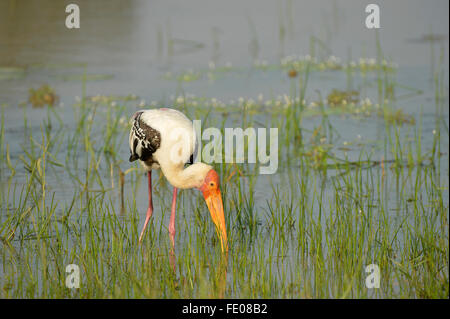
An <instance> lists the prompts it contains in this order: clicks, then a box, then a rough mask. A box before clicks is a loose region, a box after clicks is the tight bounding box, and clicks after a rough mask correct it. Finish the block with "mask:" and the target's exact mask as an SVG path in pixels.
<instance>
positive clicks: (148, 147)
mask: <svg viewBox="0 0 450 319" xmlns="http://www.w3.org/2000/svg"><path fill="white" fill-rule="evenodd" d="M131 120H132V128H131V131H130V136H129V144H130V152H131V156H130V162H132V161H135V160H139V161H140V162H141V164H142V165H143V166H144V168H145V169H146V170H147V172H148V188H149V206H148V209H147V217H146V219H145V222H144V227H143V229H142V231H141V235H140V237H139V241H141V240H142V238H143V235H144V232H145V229H146V227H147V224H148V221H149V219H150V218H151V216H152V214H153V203H152V196H151V193H152V192H151V171H152V170H153V169H158V168H161V170H162V172H163V174H164V176H165V177H166V178H167V180H168V181H169V183H170V184H171V185H172V186H173V187H174V191H173V199H172V211H171V215H170V224H169V233H170V238H171V240H172V245H174V237H175V211H176V198H177V190H178V188H180V189H187V188H197V189H199V190H200V191H201V192H202V194H203V197H204V198H205V201H206V204H207V206H208V209H209V211H210V213H211V217H212V219H213V222H214V224H215V225H216V230H217V234H218V236H219V238H220V243H221V247H222V250H223V251H226V250H227V249H228V248H227V234H226V225H225V217H224V212H223V203H222V196H221V193H220V188H219V176H218V174H217V172H216V171H215V170H214V169H213V168H212V167H211V166H210V165H207V164H204V163H200V162H198V163H192V165H190V166H188V167H185V164H186V163H187V162H188V161H189V160H190V159H191V158H195V151H196V136H195V130H194V127H193V125H192V122H191V121H190V120H189V119H188V118H187V117H186V116H185V115H184V114H183V113H181V112H179V111H177V110H173V109H169V108H162V109H153V110H141V111H138V112H136V113H135V114H134V115H133V117H132V119H131Z"/></svg>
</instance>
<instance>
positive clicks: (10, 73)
mask: <svg viewBox="0 0 450 319" xmlns="http://www.w3.org/2000/svg"><path fill="white" fill-rule="evenodd" d="M25 74H26V73H25V68H21V67H13V66H0V80H14V79H20V78H22V77H24V76H25Z"/></svg>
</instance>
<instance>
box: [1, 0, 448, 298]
mask: <svg viewBox="0 0 450 319" xmlns="http://www.w3.org/2000/svg"><path fill="white" fill-rule="evenodd" d="M79 5H80V9H81V29H79V30H67V29H66V28H65V27H64V19H65V13H64V6H63V4H62V3H61V4H58V5H55V2H53V1H39V2H38V1H12V0H11V1H2V2H1V3H0V68H2V67H6V66H14V67H19V68H22V69H23V70H24V73H23V74H22V73H21V74H19V75H18V76H17V77H16V78H13V79H11V78H8V79H2V78H1V77H0V104H5V105H6V106H7V107H5V109H4V112H5V118H6V122H5V140H6V141H7V143H8V144H9V147H10V157H11V161H12V162H15V161H18V159H19V156H20V155H23V151H22V148H21V145H23V144H22V142H23V143H24V144H25V136H24V130H23V123H24V120H23V118H24V113H26V116H27V121H28V125H29V127H30V128H31V130H32V131H33V132H34V133H33V135H35V136H40V130H41V124H42V123H43V121H44V120H46V119H47V112H46V111H45V109H40V108H32V107H31V105H25V106H19V104H20V103H22V102H26V101H27V99H28V90H29V88H31V87H33V88H37V87H39V86H41V85H42V84H44V83H48V84H49V85H50V86H51V87H52V88H54V90H55V91H56V92H57V94H58V95H59V98H60V103H59V105H58V107H57V108H56V110H57V111H56V112H57V113H58V114H59V115H60V116H61V118H62V121H63V123H64V124H63V126H62V134H66V133H67V132H70V131H72V130H75V127H74V122H73V117H74V108H72V107H71V106H72V105H73V104H75V103H79V100H80V97H81V96H82V95H83V83H82V81H81V80H80V77H81V76H82V75H83V73H84V72H86V74H87V75H88V76H99V78H98V79H97V80H92V81H87V82H86V87H85V93H84V94H85V95H86V96H96V95H117V96H128V95H130V94H133V95H135V96H137V99H136V100H134V101H130V102H126V103H125V104H126V105H127V107H126V110H127V111H126V112H125V114H122V115H121V116H123V117H124V118H128V117H129V116H131V115H132V114H133V113H134V112H135V110H136V109H139V108H141V107H140V106H139V104H140V103H142V104H145V105H146V107H149V105H151V104H152V103H156V102H157V103H158V105H160V104H164V105H165V106H172V105H174V104H175V105H176V102H175V100H176V97H178V96H179V95H182V94H194V95H195V96H197V97H205V98H208V99H211V98H216V99H217V100H219V101H223V102H225V103H227V104H228V103H231V102H230V101H238V99H239V98H240V97H243V98H245V99H247V98H249V99H250V98H251V99H253V100H255V101H256V100H258V96H259V95H261V94H262V96H263V99H264V100H267V99H271V98H272V97H277V96H279V95H281V96H283V95H284V94H290V88H291V81H290V79H289V78H288V77H287V76H286V72H284V71H280V69H279V68H278V69H276V68H275V69H271V68H269V69H268V70H261V69H260V68H255V67H252V65H253V64H254V62H255V60H258V61H259V63H263V64H264V63H267V64H268V65H272V64H276V63H278V62H279V60H280V58H282V57H285V56H289V55H301V56H305V55H307V54H310V53H311V52H310V41H311V36H312V35H314V36H315V37H316V38H318V39H320V40H321V41H322V42H323V43H324V45H323V47H324V48H322V49H319V46H316V50H317V52H316V54H317V56H318V57H321V56H323V57H328V56H329V55H334V56H337V57H339V58H340V59H341V60H342V61H348V60H350V59H351V60H355V61H358V59H359V58H360V57H364V58H375V57H376V41H375V32H374V31H373V30H368V29H366V28H365V27H364V19H365V13H364V8H365V4H364V3H362V2H360V1H315V2H307V1H246V2H242V1H227V2H223V1H222V2H220V1H213V2H211V1H210V2H208V4H207V5H206V4H205V2H204V1H190V2H185V1H172V2H169V3H168V2H167V1H152V2H149V1H131V2H126V4H125V3H124V2H123V1H108V2H107V4H106V2H97V1H80V2H79ZM379 5H380V7H381V24H382V28H381V29H380V30H379V35H380V42H381V47H382V50H383V54H384V56H385V57H386V58H388V59H389V61H393V62H395V63H397V64H398V68H397V70H396V73H395V74H394V75H393V78H394V79H395V81H396V83H398V84H401V85H402V87H400V88H398V89H397V90H396V92H395V95H396V96H397V97H398V98H397V100H396V101H395V102H394V105H395V108H396V109H401V110H403V111H404V112H405V113H406V114H409V115H412V116H414V118H415V119H416V121H417V122H418V121H421V122H422V149H423V153H425V152H427V151H429V150H430V148H431V145H432V142H433V139H434V134H433V130H434V129H435V127H436V107H435V100H434V97H435V89H434V82H433V67H434V68H436V67H437V65H438V60H439V54H440V52H441V50H443V52H445V53H444V56H445V57H444V63H443V65H441V67H442V68H444V70H445V74H446V75H448V21H449V20H448V2H447V1H434V2H433V3H432V4H430V3H426V2H424V1H395V2H388V1H381V2H379ZM280 29H281V30H284V31H281V33H280ZM283 32H284V33H283ZM430 32H433V33H434V34H438V35H444V36H445V38H444V40H442V41H438V42H435V43H433V45H431V44H430V43H429V42H423V41H420V39H421V38H422V37H423V36H424V35H427V34H429V33H430ZM282 34H284V35H282ZM432 57H434V60H433V58H432ZM211 63H214V65H215V66H217V67H220V66H222V67H223V66H225V65H232V70H231V71H229V72H222V73H221V72H217V73H213V74H214V75H215V78H209V77H208V75H207V74H208V72H206V73H205V75H204V76H202V78H201V79H199V80H196V81H192V82H178V81H173V80H167V79H165V78H164V77H165V76H167V74H168V73H170V74H178V73H179V72H183V71H185V70H189V69H192V70H194V71H197V70H208V69H211V67H210V65H211ZM364 81H367V82H369V83H372V84H370V85H368V86H367V87H365V88H363V91H362V92H364V93H361V98H366V97H367V98H370V100H371V101H374V103H376V102H375V101H377V99H378V95H377V86H376V74H375V73H370V74H368V75H367V78H366V79H364V78H362V77H361V76H360V75H359V74H358V73H357V72H356V75H355V76H354V77H353V87H354V88H360V87H363V86H364V85H363V82H364ZM346 87H347V77H346V74H345V72H334V71H324V72H312V73H311V74H310V77H309V81H308V87H307V91H306V96H305V99H306V100H307V101H315V100H317V99H318V96H319V95H318V94H319V93H320V95H321V96H322V98H324V97H326V95H327V94H328V93H329V92H331V90H332V89H335V88H336V89H341V90H343V89H346ZM410 88H413V89H415V90H421V92H420V93H418V94H411V96H407V97H405V98H401V96H402V95H407V94H410V93H411V92H416V91H413V90H411V89H410ZM445 89H446V96H445V97H444V98H445V101H444V102H443V105H444V106H445V107H444V108H443V114H442V116H443V117H445V120H444V121H445V123H446V127H447V133H445V131H444V130H443V131H442V133H441V152H442V154H443V155H442V156H441V157H440V158H439V160H438V161H440V175H439V176H438V177H437V180H439V181H440V185H441V187H443V188H444V189H447V191H446V192H444V197H445V198H444V199H443V201H444V206H445V207H448V201H449V197H448V176H449V166H448V153H449V150H448V145H449V143H448V125H449V124H448V111H449V109H448V82H446V83H445ZM116 104H122V102H120V100H119V99H118V101H117V103H116ZM190 111H191V110H190ZM102 112H106V111H105V108H101V107H99V114H100V115H98V116H97V117H96V118H95V119H96V121H98V122H95V123H94V124H95V125H94V128H93V130H94V132H99V135H98V136H101V135H100V133H101V132H102V131H103V128H104V124H105V122H104V121H105V116H104V115H103V113H102ZM192 112H193V111H192ZM421 112H423V116H422V117H421V119H420V114H421ZM191 114H193V113H191ZM210 116H211V117H213V120H212V122H213V123H214V122H216V123H217V122H218V123H220V122H221V120H222V112H221V111H217V112H215V114H214V108H213V113H212V114H211V115H210ZM252 120H253V121H254V122H252V123H248V124H249V126H255V127H260V126H265V123H267V121H270V115H268V114H267V113H265V112H262V113H258V114H256V115H255V116H253V117H252ZM321 121H322V118H321V117H320V116H315V117H309V118H307V120H304V121H303V126H304V129H306V130H310V131H312V130H314V128H315V127H317V126H318V125H320V123H321ZM330 121H331V122H332V125H333V127H334V129H335V130H336V131H337V133H338V135H339V137H337V134H335V136H336V139H335V140H334V141H333V143H334V144H335V145H337V146H336V148H335V149H334V152H335V155H336V156H337V157H339V158H346V159H347V160H349V161H357V160H359V159H360V158H359V157H360V153H361V147H364V149H365V150H366V152H367V153H372V155H371V159H372V160H377V161H380V160H381V159H384V160H387V161H389V160H390V158H384V148H383V141H384V139H385V137H386V132H385V124H384V121H383V120H382V119H381V118H378V117H377V116H374V115H372V116H369V117H362V118H357V119H355V118H354V117H352V116H344V115H343V116H330ZM226 123H227V126H230V127H238V126H240V125H242V117H241V116H240V113H239V112H238V113H237V114H233V113H231V114H230V115H229V116H228V117H227V118H226ZM54 125H55V127H57V125H56V124H54ZM283 129H284V128H283V127H279V132H280V139H282V138H283ZM65 132H66V133H65ZM400 134H401V136H400V139H401V141H402V142H406V141H408V139H413V138H414V134H413V130H412V129H411V130H409V129H408V125H404V126H403V127H402V129H401V133H400ZM95 142H96V143H102V140H98V139H97V140H96V141H95ZM127 143H128V141H127V136H122V142H121V143H120V144H119V145H120V149H119V151H118V154H120V157H121V158H122V157H123V159H122V162H121V163H120V164H119V165H120V168H121V170H122V171H126V170H127V169H128V168H129V167H130V164H129V163H128V161H127V158H128V156H129V151H128V145H127ZM339 145H341V147H339ZM74 154H76V152H75V153H74ZM56 156H57V158H58V159H59V160H60V161H61V162H64V161H65V156H66V148H65V147H64V145H62V146H61V147H60V150H59V152H58V154H56ZM287 157H289V156H287ZM287 157H283V158H282V159H283V161H282V162H281V163H280V167H279V170H278V172H277V173H276V174H274V175H260V176H256V177H255V180H254V188H253V196H254V198H253V200H254V207H253V210H254V211H255V212H256V214H257V215H256V216H257V219H258V221H259V224H261V225H262V226H261V228H264V225H267V223H268V221H267V220H268V219H267V216H268V215H267V202H268V201H269V202H271V201H273V200H274V197H273V190H272V186H276V185H278V186H279V187H280V189H281V192H282V193H283V194H284V196H287V197H288V198H289V197H291V196H293V197H296V196H297V195H296V194H295V191H293V192H291V191H290V187H292V186H289V185H292V178H294V179H295V178H297V179H299V180H301V179H302V176H301V172H300V170H298V169H297V168H298V167H299V166H300V165H301V163H300V161H301V159H294V160H293V161H292V162H289V163H288V162H285V161H284V160H286V158H287ZM82 162H83V160H82V158H80V164H79V167H78V168H74V170H73V172H74V173H78V174H79V175H80V176H83V175H84V171H85V167H84V166H83V163H82ZM5 167H6V165H5ZM100 168H101V172H102V174H103V176H102V177H103V178H104V179H105V180H108V176H109V173H110V170H109V168H110V167H109V164H107V163H101V166H100ZM417 169H420V168H417ZM417 169H413V170H412V171H411V172H410V173H409V174H406V173H405V175H404V174H403V173H401V174H399V173H395V172H394V170H392V169H391V170H390V171H389V170H388V168H387V177H386V180H385V183H386V189H385V190H384V192H385V195H386V197H385V198H383V200H384V201H386V202H387V205H386V206H387V207H388V208H389V214H390V215H391V216H392V217H393V219H394V220H395V219H396V218H397V217H398V218H399V220H400V222H401V220H402V218H403V216H404V212H405V209H406V210H407V208H405V207H404V205H403V204H404V196H409V195H410V193H411V192H412V190H409V187H411V189H412V186H411V185H410V184H409V183H408V178H409V179H410V180H411V181H414V180H415V176H416V174H417ZM371 170H372V171H373V174H374V175H376V176H380V174H381V170H382V168H381V167H380V166H377V167H374V168H372V169H371ZM340 173H341V172H340V171H337V170H328V172H327V174H326V176H322V174H321V173H319V172H317V175H316V176H315V177H314V178H313V180H315V181H319V180H323V181H324V183H323V184H322V185H321V187H319V186H318V187H319V188H321V190H322V192H323V194H324V195H323V196H324V198H329V199H328V200H325V201H324V202H325V203H326V205H330V207H332V206H333V205H332V204H330V203H332V200H333V196H334V187H333V186H332V180H333V178H334V177H335V176H336V175H339V174H340ZM350 174H351V173H350ZM383 174H384V173H383ZM154 175H156V174H154ZM27 176H28V172H27V171H26V170H24V169H23V168H22V165H21V164H19V165H18V166H17V168H16V175H15V176H14V179H13V184H15V185H17V187H20V185H22V184H23V183H26V179H27ZM405 176H407V177H405ZM154 178H155V177H154ZM399 179H400V180H401V182H400V183H399V182H398V180H399ZM242 180H243V181H244V182H246V178H242ZM136 181H138V182H139V183H140V184H139V185H138V187H137V188H136V191H137V193H136V192H135V190H134V185H132V183H133V182H136ZM144 181H145V179H144V178H140V179H137V180H136V179H135V178H131V177H130V178H126V180H125V200H126V203H127V204H126V206H127V205H128V204H129V202H128V200H130V198H131V195H134V196H135V198H136V207H137V208H138V212H140V219H141V220H140V226H141V225H142V224H143V221H144V216H145V209H144V208H145V207H146V203H147V190H146V187H145V182H144ZM289 181H291V183H290V182H289ZM47 183H48V185H49V191H50V192H52V193H53V192H54V194H55V198H56V199H57V201H58V202H59V203H60V204H61V205H62V206H64V205H69V204H70V201H71V200H72V198H73V194H74V191H76V188H77V187H76V186H74V184H73V182H72V181H71V180H70V176H68V174H67V172H65V171H64V170H63V169H58V168H56V169H55V170H49V171H48V172H47ZM154 183H155V182H154ZM1 184H2V187H3V188H6V187H7V180H6V177H4V176H2V183H1ZM155 184H156V183H155ZM399 184H400V186H399ZM411 184H412V182H411ZM96 186H98V185H94V186H93V187H94V188H95V187H96ZM162 188H164V187H162ZM165 188H166V189H161V190H160V192H161V195H165V196H166V198H167V202H165V203H164V206H162V204H161V203H159V202H158V201H155V203H154V204H155V214H154V219H155V221H154V224H155V225H161V223H162V225H168V218H169V216H168V215H169V214H168V211H167V212H166V213H165V214H164V215H163V216H161V214H160V212H161V211H164V210H168V207H169V204H168V202H169V199H170V195H169V189H168V188H167V187H166V186H165ZM228 191H229V194H228V195H226V196H228V198H231V197H232V194H233V192H235V190H231V189H229V190H228ZM424 192H426V190H424ZM194 194H195V196H198V195H199V194H197V193H195V191H186V195H183V196H186V197H187V198H189V199H190V197H191V196H193V195H194ZM108 197H109V198H111V199H112V200H113V202H114V203H115V204H116V205H119V199H118V196H117V190H116V189H115V190H112V191H111V192H109V193H108ZM424 197H425V196H424ZM162 198H163V196H161V197H160V198H158V199H159V200H162ZM190 200H191V199H190ZM181 203H183V204H184V203H185V201H184V200H183V199H181ZM424 204H425V205H427V204H429V203H424ZM187 205H188V206H187V207H188V208H185V209H184V211H183V210H180V211H181V212H180V215H181V216H183V217H184V218H187V220H188V221H193V220H194V215H193V212H192V211H189V203H187ZM179 207H182V205H179ZM1 208H2V212H1V214H4V215H5V214H6V212H7V210H8V208H7V207H5V206H4V205H3V204H2V205H1ZM399 210H401V211H402V212H403V213H402V214H399V213H398V211H399ZM117 211H119V209H118V210H117ZM318 213H319V212H318V210H317V207H316V208H315V214H318ZM229 214H236V210H234V211H231V212H229ZM325 214H326V215H329V214H333V212H332V211H326V212H325ZM447 214H448V211H447ZM180 215H179V216H180ZM180 218H181V217H180ZM179 224H180V225H181V230H180V231H179V232H178V234H181V235H178V241H179V242H182V241H183V239H184V237H183V235H182V234H183V231H184V226H183V225H184V224H185V222H179ZM158 228H159V227H158ZM266 248H267V249H269V248H268V247H266ZM236 296H239V294H237V293H236Z"/></svg>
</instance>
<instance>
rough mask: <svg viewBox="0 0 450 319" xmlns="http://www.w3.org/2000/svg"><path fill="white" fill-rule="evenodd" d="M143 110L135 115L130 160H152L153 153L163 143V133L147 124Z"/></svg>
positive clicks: (131, 133)
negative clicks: (143, 118) (143, 117)
mask: <svg viewBox="0 0 450 319" xmlns="http://www.w3.org/2000/svg"><path fill="white" fill-rule="evenodd" d="M142 113H143V112H138V113H136V114H135V115H134V122H133V126H132V127H131V132H130V152H131V156H130V162H133V161H135V160H137V159H139V160H141V161H144V162H148V161H152V162H153V159H152V155H153V153H155V152H156V151H157V150H158V148H159V146H160V145H161V134H160V133H159V132H158V131H157V130H155V129H153V128H152V127H150V126H149V125H147V124H145V123H144V121H143V120H142V119H141V116H142Z"/></svg>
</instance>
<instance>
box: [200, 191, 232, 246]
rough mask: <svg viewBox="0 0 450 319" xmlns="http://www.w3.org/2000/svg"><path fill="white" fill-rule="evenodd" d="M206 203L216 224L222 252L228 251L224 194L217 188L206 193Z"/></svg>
mask: <svg viewBox="0 0 450 319" xmlns="http://www.w3.org/2000/svg"><path fill="white" fill-rule="evenodd" d="M204 197H205V201H206V205H207V206H208V209H209V212H210V214H211V218H212V220H213V222H214V224H215V225H216V233H217V236H218V237H219V240H220V245H221V247H222V252H228V242H227V229H226V225H225V215H224V212H223V203H222V195H221V194H220V190H219V189H217V190H215V191H213V192H209V193H208V194H204Z"/></svg>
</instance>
